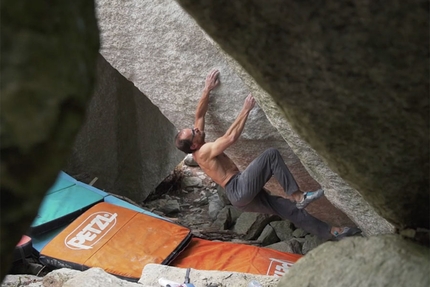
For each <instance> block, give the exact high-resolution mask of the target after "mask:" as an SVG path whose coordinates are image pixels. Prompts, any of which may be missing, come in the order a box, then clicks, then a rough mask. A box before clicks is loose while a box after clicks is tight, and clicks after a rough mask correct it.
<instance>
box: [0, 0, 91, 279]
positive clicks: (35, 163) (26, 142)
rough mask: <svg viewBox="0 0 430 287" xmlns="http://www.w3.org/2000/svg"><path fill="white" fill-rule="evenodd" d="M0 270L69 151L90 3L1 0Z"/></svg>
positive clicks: (81, 92)
mask: <svg viewBox="0 0 430 287" xmlns="http://www.w3.org/2000/svg"><path fill="white" fill-rule="evenodd" d="M0 10H1V24H0V26H1V72H0V73H1V91H0V94H1V102H0V106H1V113H0V123H1V129H0V131H1V132H0V133H1V169H0V170H1V173H0V178H1V215H0V218H1V231H0V234H1V239H0V242H1V249H0V255H1V262H0V268H1V274H0V278H3V277H4V276H5V275H6V272H7V270H8V268H9V266H10V261H11V260H10V259H11V258H12V252H13V249H14V247H15V245H16V243H17V242H18V241H19V239H20V238H21V236H22V234H24V233H25V232H26V231H27V230H28V228H29V226H30V224H31V222H32V221H33V219H34V217H35V216H36V214H37V210H38V208H39V204H40V202H41V201H42V198H43V195H44V194H45V192H46V190H47V189H48V188H49V187H50V186H51V185H52V183H53V182H54V181H55V179H56V177H57V175H58V172H59V170H60V169H61V168H62V166H63V165H64V163H65V161H66V158H67V156H68V155H69V154H70V150H71V147H72V145H73V142H74V139H75V136H76V134H77V133H78V130H79V127H80V125H81V124H82V122H83V120H84V115H85V107H86V104H87V102H88V101H89V98H90V96H91V94H92V89H93V86H94V79H95V76H94V75H95V68H96V59H97V52H98V50H99V36H98V27H97V22H96V17H95V7H94V2H92V1H86V0H83V1H82V0H77V1H71V2H68V1H65V2H63V1H60V2H55V3H54V2H53V3H49V4H48V3H47V2H46V1H40V0H35V1H31V2H28V3H25V4H23V3H22V2H18V1H9V0H5V1H1V7H0Z"/></svg>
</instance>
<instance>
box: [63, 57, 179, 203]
mask: <svg viewBox="0 0 430 287" xmlns="http://www.w3.org/2000/svg"><path fill="white" fill-rule="evenodd" d="M86 114H87V116H86V120H85V123H84V124H83V125H82V128H81V130H80V132H79V134H78V135H77V137H76V141H75V144H74V146H73V150H72V155H71V156H70V157H69V160H68V163H67V165H66V167H65V171H67V172H68V173H69V174H70V175H72V176H73V177H75V178H76V179H78V180H81V181H84V182H87V183H89V182H90V181H91V180H92V179H93V178H95V177H97V178H98V180H97V181H96V183H95V184H94V186H96V187H98V188H100V189H102V190H105V191H107V192H111V193H115V194H120V195H124V196H127V197H128V198H130V199H132V200H134V201H136V202H141V201H143V200H144V199H145V198H146V197H147V196H148V195H149V194H150V193H151V192H152V191H154V190H155V187H156V186H157V185H159V184H160V182H161V181H163V179H165V178H166V177H167V176H168V175H169V174H170V173H171V172H172V170H173V169H174V168H175V167H176V166H177V163H178V162H180V161H181V160H182V159H183V158H184V154H183V153H182V152H180V151H178V150H177V149H176V147H175V146H174V145H173V140H172V138H173V137H174V136H175V134H176V133H177V129H176V128H175V126H173V124H172V123H171V122H169V120H168V119H167V118H166V117H165V116H164V115H163V114H162V113H161V112H160V110H159V109H158V108H157V107H156V106H154V104H152V102H151V101H150V100H149V99H148V98H147V97H146V96H145V95H144V94H142V93H141V92H140V91H139V90H138V89H137V88H136V87H135V86H134V85H133V83H131V82H130V81H128V80H127V79H125V78H124V77H123V76H122V75H121V74H120V73H118V71H117V70H115V69H114V68H112V66H111V65H110V64H109V63H108V62H106V60H105V59H104V58H103V57H102V56H101V55H100V56H99V60H98V65H97V82H96V86H95V89H94V95H93V97H92V99H91V102H90V103H89V105H88V108H87V113H86Z"/></svg>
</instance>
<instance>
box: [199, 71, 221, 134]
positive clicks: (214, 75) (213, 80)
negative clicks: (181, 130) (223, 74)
mask: <svg viewBox="0 0 430 287" xmlns="http://www.w3.org/2000/svg"><path fill="white" fill-rule="evenodd" d="M218 84H219V71H218V70H216V69H214V70H212V71H211V72H210V73H209V74H208V75H207V77H206V81H205V87H204V89H203V93H202V96H201V98H200V100H199V103H198V104H197V108H196V115H195V120H194V127H195V128H197V129H199V130H200V131H204V130H205V115H206V112H207V111H208V104H209V94H210V92H211V91H212V90H213V89H215V88H216V87H217V86H218Z"/></svg>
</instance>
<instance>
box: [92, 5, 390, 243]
mask: <svg viewBox="0 0 430 287" xmlns="http://www.w3.org/2000/svg"><path fill="white" fill-rule="evenodd" d="M226 5H227V4H226ZM227 6H228V5H227ZM97 7H98V9H97V11H98V19H99V25H100V30H101V38H102V43H103V44H102V47H101V54H102V55H103V56H104V57H105V58H106V60H107V61H108V62H109V63H111V64H112V66H113V67H115V68H116V69H118V71H119V72H120V73H121V74H122V75H124V76H125V77H126V78H127V79H129V80H130V81H132V82H133V83H134V84H135V85H136V87H137V88H138V89H139V90H141V91H142V92H143V93H144V94H145V95H147V96H148V97H149V98H150V99H151V101H152V102H153V103H154V104H155V105H156V106H157V107H159V108H160V110H161V112H162V113H163V114H164V115H165V116H166V117H167V118H168V119H169V120H170V121H171V122H172V123H173V124H175V125H176V126H177V128H184V127H190V126H192V124H193V120H194V112H195V107H196V104H197V101H198V100H199V97H200V93H201V91H202V88H203V83H204V79H205V76H206V74H207V73H208V72H209V71H210V70H211V69H212V68H214V67H216V68H218V69H219V70H220V71H221V76H220V77H221V85H220V87H219V88H217V89H216V90H214V91H213V92H212V93H213V95H212V97H211V102H210V106H209V111H208V115H207V124H206V131H207V135H208V139H209V140H211V139H215V138H216V137H217V136H220V135H222V134H223V133H224V132H225V131H226V129H227V128H228V127H229V125H230V124H231V123H232V122H233V121H234V119H235V117H236V116H237V114H238V112H239V110H240V109H241V107H242V104H243V101H244V99H245V97H246V95H247V94H248V93H249V92H252V93H253V94H254V95H255V96H256V97H257V99H258V102H259V106H260V108H256V109H255V110H254V111H253V112H252V113H251V115H250V117H249V120H248V123H247V125H246V127H245V130H244V133H243V137H242V139H241V140H240V142H239V143H237V144H236V145H235V146H233V147H231V148H229V149H228V150H227V153H228V154H229V155H230V156H231V157H232V158H233V159H234V160H235V161H236V162H237V163H238V165H239V167H240V168H244V167H246V166H247V165H248V164H249V162H250V161H251V160H252V159H254V158H255V157H256V156H257V155H258V154H259V153H261V152H262V151H263V150H265V149H266V148H268V147H275V148H278V149H279V150H280V152H281V154H282V155H283V157H284V159H285V161H286V163H287V165H288V166H289V167H290V169H291V170H292V172H293V174H294V176H295V178H296V180H297V181H298V184H299V186H300V187H301V188H302V189H303V190H305V191H307V190H313V189H317V188H318V187H319V186H320V185H322V186H323V187H324V188H325V190H326V194H327V198H329V199H330V201H331V202H333V203H334V204H335V205H336V207H338V208H339V209H341V210H342V211H343V212H345V213H346V214H348V216H349V218H348V217H347V216H346V215H345V213H343V212H340V211H339V210H338V209H336V208H334V207H333V205H332V204H331V203H330V202H329V201H328V200H327V199H325V198H323V199H321V200H320V201H319V202H318V203H315V204H314V205H312V206H310V207H309V208H308V210H309V211H310V212H311V213H312V214H314V215H315V216H317V217H319V218H320V219H322V220H324V221H327V222H328V223H330V224H333V225H354V224H357V225H359V226H360V227H361V228H362V229H363V230H364V231H365V232H366V234H369V235H372V234H380V233H389V232H392V227H391V226H390V225H389V224H388V223H387V222H386V221H385V220H384V219H382V218H381V217H380V216H378V215H377V214H376V213H375V212H374V211H373V209H372V208H371V207H370V206H369V205H368V203H366V202H365V201H364V200H363V199H362V197H361V196H360V195H359V194H358V192H357V191H356V190H355V189H353V188H352V187H350V186H349V185H348V184H347V183H345V181H343V180H342V179H341V178H340V177H339V176H338V175H337V174H335V173H334V172H333V171H332V170H331V169H330V168H328V167H327V165H326V164H325V163H324V162H323V161H322V160H321V159H320V158H319V157H318V155H316V153H315V151H314V150H313V149H312V148H310V147H309V146H308V144H306V143H305V142H304V141H303V140H300V138H299V137H298V136H297V134H296V133H295V132H294V131H293V130H292V129H291V128H290V124H289V123H288V122H287V121H286V119H285V117H284V115H283V113H281V112H280V111H279V109H278V107H277V106H276V103H275V102H274V101H273V99H272V98H271V97H270V95H269V94H267V93H266V92H264V91H263V90H262V89H261V88H260V87H259V86H258V85H257V84H256V83H255V81H254V80H253V79H252V78H251V77H250V76H249V74H247V73H246V72H245V71H244V70H243V69H242V68H241V67H240V66H239V64H238V63H237V62H236V61H234V60H233V59H232V58H231V57H229V56H228V55H227V54H226V53H225V52H224V51H222V50H221V49H220V47H219V46H218V45H217V44H216V43H215V42H213V40H212V39H211V38H210V37H209V36H208V35H206V34H205V33H204V32H203V31H202V30H201V29H200V27H199V26H198V25H197V24H196V23H195V21H194V20H193V19H192V18H191V17H189V16H188V15H187V14H186V13H185V12H184V11H183V10H182V9H181V8H180V6H179V5H178V4H177V3H176V2H175V1H172V0H161V1H134V2H133V1H132V2H129V4H128V5H123V2H122V1H119V0H114V1H106V0H98V1H97ZM275 127H276V128H275ZM286 139H287V142H288V144H287V142H286ZM290 146H291V147H290ZM315 179H316V180H315ZM267 189H268V190H270V192H272V193H274V194H282V190H281V188H280V186H279V184H277V183H276V182H275V181H271V182H269V184H268V185H267ZM350 219H352V221H351V220H350Z"/></svg>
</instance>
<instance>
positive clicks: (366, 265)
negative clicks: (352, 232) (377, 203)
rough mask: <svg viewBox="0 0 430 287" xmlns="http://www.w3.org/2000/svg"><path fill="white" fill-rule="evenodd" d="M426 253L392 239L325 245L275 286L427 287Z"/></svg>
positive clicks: (428, 264)
mask: <svg viewBox="0 0 430 287" xmlns="http://www.w3.org/2000/svg"><path fill="white" fill-rule="evenodd" d="M429 252H430V251H429V249H428V248H426V247H423V246H420V245H417V244H416V243H413V242H411V241H409V240H405V239H402V238H401V237H400V236H396V235H381V236H375V237H370V238H363V237H359V238H358V237H351V238H347V239H344V240H342V241H339V242H328V243H325V244H323V245H320V246H319V247H317V248H315V249H313V250H312V251H310V252H309V253H308V254H306V256H304V257H303V258H301V259H300V260H299V261H298V262H296V263H295V264H294V265H293V267H292V268H290V271H289V272H288V273H287V274H286V275H284V276H283V277H282V279H281V281H280V283H279V285H278V286H279V287H281V286H320V287H326V286H327V287H328V286H330V287H331V286H339V283H340V282H342V284H341V285H347V286H351V287H355V286H376V287H378V286H393V287H397V286H398V287H403V286H429V285H430V276H429V270H430V261H429V258H430V253H429ZM315 262H319V264H315ZM324 266H326V267H327V268H324ZM309 274H312V275H311V276H310V275H309ZM387 274H389V276H387Z"/></svg>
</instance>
